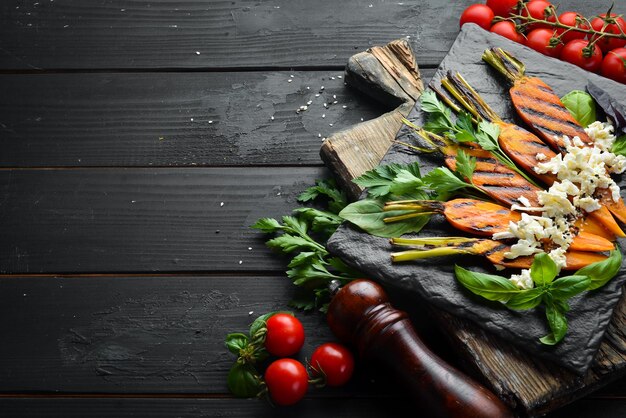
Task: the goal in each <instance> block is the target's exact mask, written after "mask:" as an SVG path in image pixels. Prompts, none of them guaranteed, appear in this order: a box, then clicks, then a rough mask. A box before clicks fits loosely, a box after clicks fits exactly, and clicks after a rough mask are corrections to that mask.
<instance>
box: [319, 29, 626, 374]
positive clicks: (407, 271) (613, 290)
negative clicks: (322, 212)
mask: <svg viewBox="0 0 626 418" xmlns="http://www.w3.org/2000/svg"><path fill="white" fill-rule="evenodd" d="M493 46H499V47H503V48H504V49H506V50H507V51H509V52H511V53H513V54H514V55H515V56H517V57H518V58H519V59H521V60H522V61H523V62H524V63H526V67H527V74H529V75H531V76H537V77H540V78H542V79H543V80H544V81H545V82H546V83H547V84H549V85H550V86H551V87H552V88H553V89H554V90H555V92H556V93H557V94H559V95H561V96H562V95H564V94H566V93H567V92H569V91H571V90H575V89H580V90H584V89H585V87H586V85H587V82H588V80H592V81H593V82H594V83H595V84H597V85H598V86H600V87H601V88H603V89H605V90H607V91H610V92H611V94H612V95H613V97H615V98H616V99H617V100H618V101H620V102H622V103H626V87H625V86H623V85H621V84H618V83H615V82H613V81H611V80H608V79H605V78H603V77H600V76H597V75H595V74H591V73H588V72H586V71H584V70H581V69H579V68H578V67H575V66H573V65H570V64H567V63H563V62H561V61H558V60H556V59H552V58H548V57H545V56H543V55H541V54H539V53H537V52H535V51H532V50H530V49H528V48H526V47H523V46H521V45H518V44H515V43H513V42H511V41H508V40H507V39H504V38H502V37H500V36H497V35H493V34H491V33H489V32H486V31H484V30H482V29H480V28H479V27H478V26H475V25H465V26H464V27H463V29H462V30H461V32H460V34H459V36H458V38H457V39H456V41H455V43H454V45H453V46H452V48H451V50H450V52H449V53H448V55H447V56H446V57H445V58H444V60H443V62H442V63H441V65H440V66H439V68H438V70H437V73H436V74H435V76H434V77H433V80H432V81H431V83H430V85H436V86H437V87H439V86H440V80H441V77H442V76H443V75H444V74H445V73H446V72H447V71H448V70H452V71H459V72H460V73H461V74H462V75H463V77H465V78H466V79H467V80H468V82H469V83H470V84H472V85H473V86H474V87H475V88H476V89H477V90H478V92H479V93H481V95H482V96H483V97H484V98H485V100H486V101H487V103H489V104H490V105H491V106H492V107H493V109H494V110H495V111H496V112H497V113H499V114H500V115H501V116H502V118H503V119H504V120H508V121H513V122H514V123H518V124H521V121H520V120H519V119H518V118H517V117H516V115H515V112H514V110H513V108H512V105H511V103H510V99H509V96H508V91H507V90H508V86H507V84H506V82H505V81H504V79H503V77H501V76H500V75H499V74H497V73H496V72H495V71H494V70H492V69H491V68H490V67H489V66H488V65H487V64H485V63H483V61H482V60H481V55H482V53H483V51H484V50H485V49H486V48H489V47H493ZM409 119H410V120H412V121H413V122H415V123H416V124H418V125H421V124H422V123H423V115H422V113H421V111H420V110H419V109H418V108H417V107H416V108H414V109H413V111H412V112H411V114H410V115H409ZM398 139H400V140H402V141H404V142H410V141H412V140H413V139H414V138H412V134H411V133H410V132H409V131H408V130H407V129H402V130H401V131H400V132H399V133H398ZM416 158H417V159H419V160H420V163H421V166H422V168H423V172H427V171H429V170H431V169H432V168H434V167H437V166H441V165H442V160H441V159H437V158H433V157H430V156H419V157H418V156H416V155H414V154H411V153H407V152H406V151H405V150H404V149H403V148H402V147H399V146H392V148H391V149H390V150H389V152H388V153H387V155H386V156H385V158H384V159H383V161H382V164H387V163H390V162H403V163H407V162H411V161H415V159H416ZM621 186H622V187H623V186H624V184H623V183H622V184H621ZM420 235H421V236H452V235H460V234H459V232H458V231H455V230H453V229H452V228H450V227H449V226H448V225H447V224H446V223H445V221H443V220H442V219H440V218H438V217H435V218H433V219H432V220H431V221H430V223H429V224H428V225H427V226H426V228H424V230H423V231H422V232H421V233H420ZM328 247H329V249H330V250H331V251H332V252H333V253H334V254H336V255H338V256H340V257H341V258H343V259H344V260H346V261H347V262H348V263H350V264H351V265H353V266H354V267H355V268H357V269H359V270H361V271H364V272H367V273H368V274H369V275H371V276H372V277H374V278H377V279H378V280H380V281H381V282H382V283H384V284H388V285H391V286H396V287H399V288H402V289H406V290H409V291H412V292H415V295H416V301H419V300H420V298H424V299H426V300H428V301H429V302H430V303H432V304H433V305H435V306H437V307H439V308H441V309H443V310H445V311H448V312H450V313H452V314H454V315H458V316H460V317H464V318H467V319H469V320H472V321H474V322H475V323H477V324H478V325H479V326H481V327H483V328H485V329H486V330H488V331H491V332H493V333H496V334H497V335H500V336H501V337H502V338H504V339H505V340H508V341H510V342H512V343H514V344H516V345H518V346H520V347H522V348H524V349H526V350H528V351H530V352H532V353H535V354H536V355H537V356H540V357H542V358H545V359H547V360H550V361H553V362H555V363H557V364H559V365H562V366H564V367H566V368H568V369H570V370H572V371H573V372H575V373H577V374H584V373H585V372H586V370H587V369H588V367H589V365H590V363H591V361H592V360H593V357H594V355H595V353H596V351H597V349H598V346H599V344H600V342H601V340H602V337H603V335H604V333H605V331H606V327H607V325H608V323H609V320H610V318H611V315H612V313H613V309H614V308H615V305H616V303H617V302H618V301H619V298H620V295H621V288H622V285H623V283H624V280H626V273H624V272H623V271H622V272H620V274H619V275H618V276H617V277H615V278H614V279H613V280H612V281H611V282H610V283H609V284H608V285H606V286H605V287H603V288H601V289H599V290H597V291H594V292H589V293H586V294H583V295H581V296H578V297H576V298H574V299H572V300H571V302H570V305H571V311H570V312H569V313H568V320H569V331H568V334H567V336H566V338H565V340H564V341H563V342H562V343H560V344H559V345H557V346H555V347H548V346H545V345H542V344H541V343H539V341H538V338H539V337H541V336H543V335H545V334H547V333H548V328H547V325H546V323H545V317H544V312H543V310H541V309H534V310H532V311H527V312H513V311H510V310H508V309H507V308H504V307H502V306H501V305H499V304H498V303H489V302H487V301H485V300H484V299H482V298H479V297H477V296H475V295H473V294H471V293H470V292H468V291H466V290H465V289H464V288H462V287H461V286H460V285H459V284H458V283H457V282H456V280H455V279H454V274H453V268H454V264H455V263H459V264H461V265H463V266H464V267H469V268H471V269H476V270H481V269H482V270H485V271H490V272H493V267H490V266H488V265H486V264H485V263H484V261H482V260H481V259H480V258H479V257H467V256H465V257H463V256H460V257H447V258H436V259H431V260H420V261H416V262H413V263H398V264H392V263H391V260H390V257H389V255H390V253H391V252H392V247H391V245H390V244H389V241H388V240H387V239H385V238H378V237H373V236H370V235H368V234H365V233H362V232H361V231H359V230H357V229H356V228H353V227H351V226H349V225H343V226H342V227H341V228H340V229H339V230H338V231H337V232H336V233H335V234H334V235H333V237H331V239H330V241H329V242H328Z"/></svg>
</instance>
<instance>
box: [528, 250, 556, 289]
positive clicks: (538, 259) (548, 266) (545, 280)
mask: <svg viewBox="0 0 626 418" xmlns="http://www.w3.org/2000/svg"><path fill="white" fill-rule="evenodd" d="M558 273H559V272H558V269H557V267H556V263H555V262H554V260H552V258H550V256H549V255H548V254H546V253H540V254H537V255H535V259H534V260H533V264H532V266H531V267H530V277H531V278H532V279H533V282H535V284H536V285H537V286H544V285H547V284H549V283H551V282H552V281H553V280H554V278H555V277H556V275H557V274H558Z"/></svg>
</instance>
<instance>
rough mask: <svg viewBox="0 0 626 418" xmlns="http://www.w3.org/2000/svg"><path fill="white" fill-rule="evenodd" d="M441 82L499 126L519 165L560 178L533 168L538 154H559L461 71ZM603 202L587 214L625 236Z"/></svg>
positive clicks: (548, 156) (500, 139) (505, 145)
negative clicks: (506, 117) (499, 110)
mask: <svg viewBox="0 0 626 418" xmlns="http://www.w3.org/2000/svg"><path fill="white" fill-rule="evenodd" d="M441 84H442V85H443V86H444V87H445V88H446V90H448V91H449V92H450V94H452V95H453V96H454V97H455V98H456V99H457V100H458V101H459V102H460V103H461V104H462V105H463V107H465V108H466V109H467V110H468V111H469V112H470V113H472V115H474V117H476V118H477V119H485V120H488V121H490V122H492V123H494V124H496V125H498V127H500V135H499V137H498V143H499V144H500V147H501V148H502V150H503V151H504V152H505V153H506V154H507V155H508V156H509V157H510V158H511V159H512V160H513V161H514V162H515V163H516V164H518V165H519V166H520V167H522V168H523V169H524V170H525V171H526V172H528V173H531V174H533V175H534V176H535V177H537V178H538V179H540V180H542V181H543V182H545V183H546V184H547V185H548V186H550V185H552V184H553V183H554V182H555V181H556V179H557V178H556V176H555V175H554V174H551V173H546V174H538V173H537V172H535V170H534V167H536V166H537V164H539V163H540V162H541V161H543V159H542V160H538V159H537V154H539V153H541V154H543V155H544V156H545V157H546V159H551V158H553V157H554V156H556V153H555V152H554V151H552V150H551V149H550V147H548V146H547V145H546V144H545V143H544V142H543V141H542V140H541V139H539V138H537V136H536V135H534V134H532V133H531V132H529V131H527V130H525V129H524V128H522V127H519V126H516V125H513V124H511V123H508V122H505V121H503V120H502V119H501V118H500V116H499V115H498V114H496V113H495V112H494V111H493V110H492V109H491V108H490V107H489V105H488V104H487V103H486V102H485V101H484V100H483V99H482V98H481V97H480V95H479V94H478V93H477V92H476V90H474V89H473V88H472V87H471V86H470V85H469V83H468V82H467V81H465V79H464V78H463V77H462V76H461V75H460V74H456V75H455V74H452V73H448V76H447V77H444V78H443V79H442V81H441ZM605 200H606V199H605ZM602 203H603V206H602V208H600V209H598V210H595V211H593V212H590V213H589V214H588V216H589V218H592V219H594V220H595V221H596V222H598V223H600V224H602V225H603V226H604V227H605V228H606V229H607V230H608V231H609V232H610V233H611V234H613V235H615V236H618V237H625V236H626V234H624V232H623V231H622V229H621V228H620V226H619V225H618V224H617V222H615V219H614V218H613V216H612V215H611V213H610V211H609V210H608V209H607V207H606V205H605V202H604V201H602ZM625 209H626V208H625ZM625 215H626V211H625ZM625 219H626V216H625ZM603 236H604V235H603Z"/></svg>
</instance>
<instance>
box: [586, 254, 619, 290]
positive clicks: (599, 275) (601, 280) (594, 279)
mask: <svg viewBox="0 0 626 418" xmlns="http://www.w3.org/2000/svg"><path fill="white" fill-rule="evenodd" d="M621 267H622V253H621V251H620V249H619V248H617V249H615V250H613V251H611V253H610V254H609V258H607V259H606V260H603V261H598V262H597V263H593V264H589V265H588V266H585V267H583V268H581V269H580V270H578V271H577V272H576V273H575V275H576V276H588V277H589V278H590V279H591V283H590V285H589V290H594V289H598V288H600V287H602V286H604V285H605V284H607V283H608V282H609V281H610V280H611V279H612V278H613V277H615V276H616V275H617V273H618V272H619V270H620V268H621Z"/></svg>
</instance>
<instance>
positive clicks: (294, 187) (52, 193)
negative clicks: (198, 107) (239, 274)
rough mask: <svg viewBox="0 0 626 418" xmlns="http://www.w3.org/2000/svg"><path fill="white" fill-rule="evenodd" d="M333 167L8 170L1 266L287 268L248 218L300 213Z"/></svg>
mask: <svg viewBox="0 0 626 418" xmlns="http://www.w3.org/2000/svg"><path fill="white" fill-rule="evenodd" d="M325 175H327V171H326V170H325V169H324V168H321V167H309V168H306V167H302V168H265V169H264V168H246V167H242V168H188V169H181V168H160V169H152V168H146V169H137V168H135V169H71V170H67V169H64V170H50V169H48V170H44V169H42V170H0V219H1V220H2V224H3V231H2V239H1V240H0V273H41V272H44V273H50V272H53V273H56V272H88V273H94V272H172V271H177V272H181V271H185V272H188V271H256V270H271V269H273V270H280V271H282V270H284V263H283V260H282V259H280V258H278V257H271V256H270V254H269V253H268V252H267V251H266V249H265V245H264V238H265V237H264V236H263V234H261V233H258V232H257V231H253V230H251V229H250V228H249V226H250V225H251V224H253V223H254V222H255V221H256V220H257V219H258V218H259V217H262V216H275V217H278V216H282V215H287V214H289V213H291V211H292V210H293V209H294V208H295V207H297V206H298V203H297V202H296V197H297V195H298V194H299V193H300V192H301V191H302V190H304V189H305V188H306V187H308V186H310V185H312V184H313V183H314V180H315V179H316V178H321V177H323V176H325ZM222 204H223V205H222ZM248 248H252V250H248Z"/></svg>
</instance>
